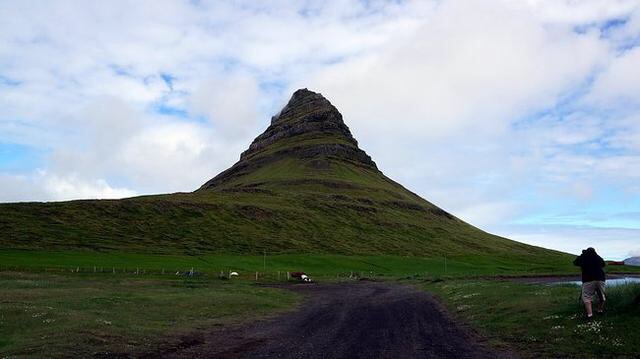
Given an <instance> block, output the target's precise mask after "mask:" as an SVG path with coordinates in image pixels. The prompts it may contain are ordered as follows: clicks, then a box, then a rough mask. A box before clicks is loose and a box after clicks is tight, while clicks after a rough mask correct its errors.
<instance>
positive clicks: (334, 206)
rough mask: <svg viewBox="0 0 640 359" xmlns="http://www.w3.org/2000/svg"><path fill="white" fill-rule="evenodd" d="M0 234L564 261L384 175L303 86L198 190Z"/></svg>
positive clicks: (52, 243)
mask: <svg viewBox="0 0 640 359" xmlns="http://www.w3.org/2000/svg"><path fill="white" fill-rule="evenodd" d="M0 233H1V234H0V246H2V247H3V248H18V249H57V250H64V249H73V250H78V249H80V250H84V249H90V250H97V251H115V250H118V251H123V250H124V251H131V252H145V253H158V254H178V253H182V254H184V253H186V254H203V253H227V254H256V253H262V252H263V250H267V251H268V252H270V253H331V254H374V255H379V254H390V255H410V256H435V255H443V254H444V255H476V254H477V255H500V256H504V255H524V256H527V255H533V256H554V257H555V256H563V254H560V253H557V252H553V251H549V250H546V249H542V248H537V247H532V246H528V245H525V244H522V243H518V242H515V241H511V240H508V239H505V238H501V237H498V236H494V235H491V234H488V233H486V232H484V231H481V230H479V229H478V228H475V227H473V226H471V225H469V224H467V223H465V222H463V221H461V220H459V219H458V218H456V217H454V216H452V215H451V214H449V213H447V212H445V211H443V210H442V209H440V208H438V207H436V206H435V205H433V204H431V203H429V202H428V201H426V200H424V199H422V198H420V197H419V196H417V195H415V194H414V193H412V192H410V191H408V190H406V189H405V188H404V187H402V186H401V185H399V184H397V183H395V182H394V181H392V180H391V179H389V178H387V177H386V176H384V174H382V172H380V171H379V170H378V169H377V167H376V165H375V163H374V162H373V161H372V160H371V158H370V157H369V156H368V155H366V153H364V151H362V150H360V149H359V148H358V145H357V141H356V140H355V139H354V138H353V137H352V136H351V133H350V132H349V129H348V128H347V127H346V125H345V124H344V122H343V121H342V116H341V115H340V113H339V112H338V111H337V110H336V109H335V107H333V106H332V105H331V104H330V103H329V101H327V100H326V99H324V98H323V97H322V96H320V95H319V94H316V93H313V92H311V91H307V90H299V91H297V92H296V93H295V94H294V95H293V97H292V99H291V101H290V102H289V104H287V106H285V108H284V109H283V110H282V111H281V112H280V113H279V114H278V115H277V116H274V118H273V119H272V124H271V126H269V128H268V129H267V130H266V131H265V133H263V134H262V135H260V136H258V138H256V140H255V141H254V142H253V143H252V144H251V146H250V147H249V149H248V150H247V151H245V152H244V153H243V154H242V156H241V159H240V161H239V162H238V163H236V164H235V165H234V166H233V167H231V168H230V169H228V170H227V171H224V172H223V173H221V174H220V175H218V176H216V177H215V178H213V179H211V180H210V181H208V182H207V183H205V184H204V185H203V186H202V187H201V188H200V189H199V190H197V191H195V192H192V193H176V194H167V195H155V196H143V197H136V198H129V199H123V200H83V201H70V202H57V203H11V204H2V205H0Z"/></svg>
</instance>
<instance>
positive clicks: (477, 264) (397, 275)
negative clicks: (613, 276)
mask: <svg viewBox="0 0 640 359" xmlns="http://www.w3.org/2000/svg"><path fill="white" fill-rule="evenodd" d="M265 258H266V261H265ZM538 259H539V261H537V262H532V261H531V258H530V257H528V256H522V257H518V256H510V257H503V258H500V257H480V256H455V257H447V258H446V260H445V258H444V257H431V258H429V257H425V258H421V257H403V256H343V255H292V254H290V255H273V256H272V255H268V254H267V256H266V257H265V256H238V255H204V256H179V255H152V254H136V253H100V252H92V251H59V252H49V251H27V250H0V357H7V356H9V357H14V356H40V355H42V353H44V351H45V350H46V351H47V353H49V352H50V353H52V354H53V356H62V354H65V355H70V356H92V355H94V354H96V353H101V352H110V353H119V352H127V353H134V354H135V353H140V352H148V351H150V350H152V349H153V348H155V347H157V346H158V345H159V343H165V344H166V343H172V342H174V343H175V342H178V341H179V340H180V337H181V335H183V334H188V333H193V332H197V331H199V330H203V329H207V328H212V327H215V326H218V325H229V324H230V323H235V322H241V321H247V320H255V318H257V317H258V318H259V317H264V316H267V315H270V314H273V313H277V312H279V311H282V310H285V309H287V308H291V306H292V304H293V303H297V302H299V300H300V298H298V297H296V296H295V295H293V294H292V293H290V292H287V291H283V290H277V289H272V288H264V287H260V286H257V285H256V284H264V283H272V282H274V281H278V280H280V281H285V280H286V272H288V271H305V272H307V273H308V274H310V275H311V276H312V277H313V278H314V279H316V280H319V281H335V280H346V279H347V278H348V277H354V278H355V277H375V278H376V279H378V280H401V281H408V283H415V281H430V283H432V284H429V285H428V286H427V287H426V288H428V289H429V290H433V291H435V292H436V293H438V294H439V295H440V296H441V297H442V298H443V300H444V301H445V302H449V303H453V305H455V306H464V305H472V307H470V308H472V309H469V310H470V312H469V313H472V312H473V310H475V309H476V307H475V306H476V305H478V307H477V308H478V309H480V308H481V305H480V304H476V303H471V304H466V302H464V301H460V300H462V299H460V298H462V297H463V296H466V295H468V294H471V295H472V296H471V297H470V298H471V299H470V300H472V301H474V300H482V301H485V300H486V302H483V305H484V306H485V307H484V309H483V313H484V314H486V315H489V314H491V313H493V314H494V315H496V317H495V318H493V319H492V318H489V320H488V323H489V324H490V325H489V327H487V330H488V331H489V332H491V331H500V330H502V329H505V328H510V329H514V328H517V325H518V323H520V324H522V323H526V322H527V321H529V320H530V319H532V317H534V316H538V315H542V314H544V313H547V312H546V311H545V310H552V312H550V313H551V314H544V316H546V315H555V313H556V312H555V311H553V310H556V311H557V310H565V311H566V310H569V311H570V310H574V311H575V310H576V308H575V305H574V306H573V307H569V308H568V309H567V308H565V307H562V306H561V304H563V303H564V304H566V303H565V302H566V300H567V298H568V297H572V298H573V297H575V295H574V294H575V288H574V289H571V288H565V287H554V288H551V289H545V290H554V291H556V290H557V291H560V292H558V293H559V294H554V296H553V297H550V298H557V299H558V301H557V302H553V303H552V304H553V305H556V306H558V305H560V307H558V308H560V309H553V308H554V307H553V306H552V305H550V304H549V302H548V301H546V302H541V303H539V302H531V303H533V305H532V306H529V307H528V306H524V307H522V305H523V304H522V302H521V299H522V298H521V297H520V294H526V293H529V292H531V291H533V292H535V291H536V290H537V289H532V288H534V287H532V286H526V285H522V284H514V283H510V282H496V281H494V280H489V279H488V278H494V279H495V277H496V276H520V275H542V274H577V273H578V270H577V268H576V267H573V266H572V265H571V257H570V256H567V255H564V256H558V257H542V258H541V259H540V258H538ZM191 268H193V270H194V271H196V272H198V274H199V275H198V276H196V277H193V278H192V277H187V276H185V275H184V272H186V271H190V270H191ZM609 269H610V270H611V269H614V270H617V271H633V270H635V271H636V272H637V273H640V270H638V268H633V267H610V268H609ZM230 270H233V271H238V272H240V274H241V276H240V278H237V279H233V280H221V279H219V278H218V274H219V273H220V271H223V272H224V273H225V274H226V273H228V271H230ZM178 271H179V272H180V274H179V275H176V272H178ZM256 272H258V273H259V277H258V281H257V283H256V280H255V273H256ZM278 274H279V275H278ZM469 278H474V279H469ZM433 281H442V282H433ZM520 288H526V290H527V291H529V292H527V291H522V290H520ZM476 292H480V293H482V295H478V296H477V298H476V295H475V294H474V293H476ZM529 294H531V293H529ZM452 298H453V299H452ZM524 298H525V299H527V300H529V299H530V298H533V299H536V300H538V299H544V298H547V297H542V296H541V297H539V298H538V297H536V296H532V295H525V296H524ZM547 299H548V298H547ZM573 299H575V298H573ZM464 300H466V299H464ZM525 302H526V303H530V302H527V301H525ZM574 304H575V303H574ZM537 305H540V308H542V309H543V311H542V312H540V311H533V312H527V311H528V310H531V309H532V308H537V307H536V306H537ZM247 308H250V310H247ZM563 308H564V309H563ZM452 310H453V311H457V309H456V307H453V309H452ZM465 310H466V309H465ZM503 311H504V313H505V314H508V313H510V314H511V315H512V316H511V317H510V316H509V315H502V314H500V313H502V312H503ZM510 311H511V312H510ZM465 313H466V312H465ZM474 313H475V312H474ZM572 313H573V312H572ZM478 318H480V317H478ZM464 319H465V320H469V319H473V316H472V317H471V318H469V317H464ZM485 320H486V318H484V317H483V320H482V321H480V322H476V321H473V320H472V323H473V324H474V325H476V326H478V327H480V328H485V327H484V326H483V325H484V324H486V323H485ZM615 320H617V319H615ZM491 323H493V324H491ZM505 325H506V326H507V327H504V326H505ZM510 325H511V326H513V327H509V326H510ZM545 325H546V324H545ZM554 325H556V324H554ZM557 325H560V324H557ZM565 328H566V325H565ZM546 329H548V328H546V327H544V328H543V327H541V328H540V329H539V332H535V333H534V334H532V336H536V335H538V336H539V335H542V334H541V333H544V330H546ZM69 337H73V338H77V339H76V340H74V341H69V340H68V338H69ZM509 340H510V338H506V339H505V340H504V341H503V342H502V343H503V344H504V343H508V344H509V345H511V342H510V341H509ZM625 340H626V339H625ZM498 343H500V342H498ZM516 344H519V343H516ZM537 345H542V346H543V348H546V346H547V345H548V344H547V343H542V344H537ZM550 348H555V347H550ZM540 350H541V351H542V352H544V350H547V349H540Z"/></svg>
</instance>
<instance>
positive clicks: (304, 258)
mask: <svg viewBox="0 0 640 359" xmlns="http://www.w3.org/2000/svg"><path fill="white" fill-rule="evenodd" d="M570 262H571V258H570V256H568V255H558V256H545V257H543V256H539V257H530V256H524V255H522V256H518V255H512V256H493V257H490V256H470V255H468V256H452V257H444V256H442V257H409V256H382V255H379V256H345V255H330V254H280V255H269V254H268V253H266V254H264V255H256V256H250V255H199V256H186V255H153V254H140V253H124V252H107V253H104V252H93V251H60V252H51V251H33V250H30V251H27V250H0V270H13V271H31V272H50V273H61V272H80V273H100V274H104V275H108V274H112V275H113V274H115V275H131V274H135V273H138V275H143V274H144V275H150V274H157V275H160V274H163V273H164V274H165V275H169V274H171V273H176V272H184V271H189V270H191V269H192V268H193V270H194V271H197V272H201V273H203V274H207V275H209V276H213V277H216V276H217V275H218V274H219V273H220V272H221V271H223V272H228V271H230V270H233V271H238V272H239V273H240V275H241V277H244V278H246V279H251V278H255V273H256V272H259V276H260V277H261V278H264V279H277V278H278V272H279V273H280V277H281V279H282V278H284V276H285V273H286V272H287V271H305V272H307V273H309V274H310V275H312V276H314V277H315V278H318V279H321V278H322V279H329V278H336V277H343V276H345V275H349V276H350V275H356V274H357V275H358V276H368V277H369V276H386V277H407V276H411V277H416V278H419V277H422V278H424V277H429V278H431V277H440V276H447V277H469V276H496V275H532V274H535V275H539V274H575V273H577V269H576V268H575V267H573V266H572V265H571V263H570Z"/></svg>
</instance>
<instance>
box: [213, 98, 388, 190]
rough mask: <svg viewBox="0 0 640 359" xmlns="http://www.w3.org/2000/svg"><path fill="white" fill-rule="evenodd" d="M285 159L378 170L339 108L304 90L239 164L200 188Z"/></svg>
mask: <svg viewBox="0 0 640 359" xmlns="http://www.w3.org/2000/svg"><path fill="white" fill-rule="evenodd" d="M285 157H288V158H296V159H299V160H303V161H308V162H309V163H312V164H313V166H315V168H316V169H328V168H329V167H330V162H331V161H342V162H348V163H349V164H351V165H355V166H360V167H366V168H369V169H371V170H374V171H378V168H377V167H376V164H375V163H374V162H373V161H372V160H371V157H369V155H367V154H366V153H365V152H364V151H362V150H361V149H360V148H358V141H356V139H355V138H353V135H352V134H351V131H350V130H349V127H347V125H346V124H345V123H344V121H343V119H342V114H340V112H339V111H338V109H336V108H335V106H333V105H332V104H331V102H329V100H327V99H326V98H324V97H323V96H322V95H321V94H319V93H317V92H313V91H310V90H308V89H306V88H305V89H299V90H297V91H295V92H294V93H293V95H292V96H291V99H290V100H289V102H288V103H287V104H286V105H285V106H284V107H283V108H282V110H280V112H278V114H276V115H275V116H273V117H272V118H271V124H270V125H269V127H268V128H267V129H266V130H265V131H264V132H263V133H262V134H261V135H259V136H258V137H256V139H255V140H254V141H253V142H252V143H251V145H250V146H249V148H248V149H247V150H246V151H244V152H243V153H242V154H241V155H240V161H239V162H238V163H236V164H235V165H233V167H231V168H230V169H228V170H226V171H224V172H222V173H220V174H219V175H218V176H216V177H215V178H213V179H211V180H210V181H208V182H207V183H205V184H204V185H203V186H202V188H201V189H207V188H212V187H216V186H217V185H219V184H222V183H225V182H227V181H228V180H230V179H232V178H238V177H239V176H242V175H246V174H248V173H250V171H252V170H255V169H257V168H261V167H264V166H266V165H268V164H269V163H273V162H276V161H278V160H281V159H283V158H285Z"/></svg>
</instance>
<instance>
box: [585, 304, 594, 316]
mask: <svg viewBox="0 0 640 359" xmlns="http://www.w3.org/2000/svg"><path fill="white" fill-rule="evenodd" d="M584 309H585V310H586V311H587V317H588V318H591V317H592V316H593V307H592V305H591V302H586V301H585V302H584Z"/></svg>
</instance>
